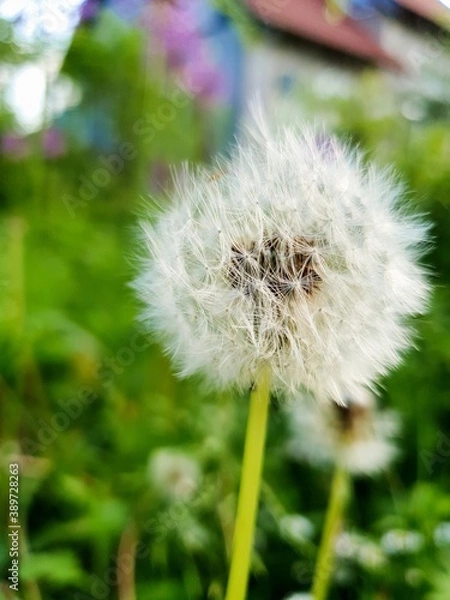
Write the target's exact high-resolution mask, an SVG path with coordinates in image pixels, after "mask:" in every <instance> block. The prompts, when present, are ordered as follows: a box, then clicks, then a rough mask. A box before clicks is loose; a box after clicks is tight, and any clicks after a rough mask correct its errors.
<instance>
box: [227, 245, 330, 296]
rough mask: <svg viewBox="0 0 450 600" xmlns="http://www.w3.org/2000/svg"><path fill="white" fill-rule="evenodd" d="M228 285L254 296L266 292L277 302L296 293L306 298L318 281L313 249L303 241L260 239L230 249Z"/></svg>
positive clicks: (317, 284)
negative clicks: (302, 294)
mask: <svg viewBox="0 0 450 600" xmlns="http://www.w3.org/2000/svg"><path fill="white" fill-rule="evenodd" d="M228 279H229V281H230V283H231V285H232V286H233V287H234V288H236V289H240V290H242V291H243V292H244V293H245V294H247V295H251V296H257V295H258V294H259V293H261V291H262V289H263V290H264V291H269V292H270V293H271V294H272V295H273V296H275V297H276V298H277V299H279V298H286V297H288V296H290V295H292V294H294V293H296V292H302V293H304V294H307V295H310V294H312V293H313V291H314V290H315V289H316V288H317V287H318V286H319V284H320V282H321V281H322V280H321V278H320V276H319V275H318V273H317V271H316V269H315V267H314V248H313V246H312V245H311V243H310V242H308V241H307V240H305V239H304V238H300V237H299V238H291V239H286V238H283V237H281V236H277V235H274V236H271V237H269V236H268V237H264V238H263V239H262V240H261V241H258V242H254V241H252V242H247V243H236V244H233V245H232V247H231V261H230V265H229V268H228Z"/></svg>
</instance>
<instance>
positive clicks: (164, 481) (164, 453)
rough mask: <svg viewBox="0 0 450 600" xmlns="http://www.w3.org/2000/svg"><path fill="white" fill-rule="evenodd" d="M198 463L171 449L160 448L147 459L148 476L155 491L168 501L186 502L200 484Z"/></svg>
mask: <svg viewBox="0 0 450 600" xmlns="http://www.w3.org/2000/svg"><path fill="white" fill-rule="evenodd" d="M200 475H201V473H200V467H199V465H198V463H197V462H196V461H195V460H193V459H192V458H190V457H189V456H187V455H186V454H184V453H183V452H179V451H177V450H174V449H172V448H160V449H159V450H156V451H155V452H154V453H153V454H151V456H150V457H149V461H148V476H149V479H150V482H151V483H152V484H153V486H154V487H155V489H156V490H157V491H158V492H159V493H160V494H162V495H163V496H165V497H166V498H168V499H171V500H176V501H187V500H189V499H190V498H192V497H193V496H194V495H195V493H196V491H197V490H198V487H199V484H200Z"/></svg>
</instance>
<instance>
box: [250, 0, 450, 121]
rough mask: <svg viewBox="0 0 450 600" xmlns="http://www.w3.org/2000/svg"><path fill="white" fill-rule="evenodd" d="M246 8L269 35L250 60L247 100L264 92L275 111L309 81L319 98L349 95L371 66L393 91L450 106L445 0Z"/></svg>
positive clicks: (288, 2) (260, 3)
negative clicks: (441, 0)
mask: <svg viewBox="0 0 450 600" xmlns="http://www.w3.org/2000/svg"><path fill="white" fill-rule="evenodd" d="M246 4H247V6H248V8H249V10H250V11H251V13H252V14H253V15H254V17H255V19H256V20H257V21H258V22H259V23H260V24H261V25H262V26H263V31H264V34H263V38H262V40H261V42H260V43H259V44H256V45H255V46H254V47H253V48H252V49H251V50H250V51H249V53H248V55H247V61H246V77H245V82H246V89H247V95H249V94H250V95H251V94H252V93H253V91H254V90H258V91H259V94H260V96H261V97H262V98H263V99H264V101H265V102H266V104H268V106H269V107H271V108H272V109H273V110H274V111H275V112H280V111H282V110H283V100H285V99H287V98H289V96H290V95H291V93H292V92H293V91H295V90H297V91H298V89H299V88H301V87H302V86H303V85H306V83H307V82H312V85H313V86H314V87H315V89H316V91H317V92H318V94H319V95H320V94H321V93H323V94H324V95H326V94H330V93H331V94H333V93H336V94H337V95H339V94H342V95H344V96H345V94H346V92H347V90H350V88H351V84H352V83H353V82H354V81H355V80H356V79H357V78H358V77H359V76H360V74H361V72H362V70H363V69H366V68H367V67H372V68H375V69H380V70H382V71H383V72H385V74H386V80H387V81H389V83H390V85H392V87H393V88H396V89H399V90H402V91H403V92H405V93H408V91H410V92H411V93H414V92H419V91H420V93H421V94H424V95H430V96H432V97H433V100H435V101H436V102H438V103H439V102H441V103H446V102H447V98H448V92H449V89H450V65H449V61H448V60H447V53H446V46H448V44H447V37H448V33H447V32H448V27H449V25H450V9H449V8H448V6H445V5H444V4H443V3H442V2H439V1H438V0H397V1H395V2H394V0H347V1H346V2H344V1H341V2H339V0H332V1H330V0H328V1H326V0H301V1H294V0H274V1H273V2H269V1H265V0H246ZM449 5H450V3H449ZM275 106H276V108H275ZM411 114H412V113H411Z"/></svg>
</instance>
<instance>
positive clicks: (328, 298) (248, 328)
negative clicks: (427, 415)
mask: <svg viewBox="0 0 450 600" xmlns="http://www.w3.org/2000/svg"><path fill="white" fill-rule="evenodd" d="M258 121H259V122H258V124H257V125H256V126H255V128H254V129H252V130H251V131H249V133H248V135H247V136H246V138H245V139H243V140H242V142H241V144H240V145H238V146H236V148H235V149H234V151H233V152H232V153H231V156H230V158H229V159H219V160H218V161H217V164H215V165H213V166H212V167H211V168H199V169H196V170H192V171H189V170H188V169H185V170H184V171H183V173H182V174H181V175H180V176H179V177H178V179H177V180H176V182H175V189H174V193H173V201H172V202H171V204H170V205H169V206H167V208H165V209H164V210H162V211H161V212H160V214H159V215H158V216H157V217H156V219H154V220H153V222H147V223H145V225H144V226H143V241H144V245H145V256H144V259H143V262H142V270H141V276H140V277H139V278H138V279H137V281H136V283H135V287H136V288H137V290H138V293H139V296H140V298H141V299H142V301H143V304H144V311H143V319H144V321H146V322H147V323H148V326H149V327H150V328H151V329H152V330H153V331H155V332H156V333H157V334H158V335H159V337H160V338H161V340H162V342H163V344H164V346H165V348H166V350H167V351H168V352H169V353H170V355H171V356H172V357H173V359H174V361H175V363H176V365H177V367H178V371H179V373H180V375H181V376H189V375H192V374H196V373H199V374H202V375H203V376H204V377H205V378H206V379H208V380H209V381H211V382H212V383H213V384H214V386H216V387H227V386H236V387H239V388H242V389H247V388H249V387H250V386H251V385H252V383H253V381H254V380H255V378H256V377H257V374H258V372H259V370H260V369H261V367H262V366H263V365H265V364H269V365H270V368H271V371H272V381H273V388H274V389H275V390H276V391H289V392H292V391H293V390H296V389H299V388H300V387H306V388H308V389H310V390H311V391H312V392H313V393H314V394H315V396H317V397H318V398H319V399H320V398H322V399H323V398H328V399H329V398H332V399H334V400H336V401H337V402H340V403H343V402H344V400H345V395H346V394H348V393H350V394H352V393H353V392H357V390H359V389H360V388H361V386H364V385H365V386H370V385H371V384H372V383H373V381H374V380H375V379H376V378H377V377H378V376H380V375H383V374H385V373H386V372H387V371H388V370H389V369H390V368H392V367H394V366H395V365H396V364H397V363H398V362H399V360H400V358H401V355H402V353H403V351H404V350H405V349H407V348H408V346H409V345H410V340H411V329H410V326H409V323H408V317H409V316H410V315H413V314H416V313H419V312H421V311H423V310H424V309H425V306H426V301H427V296H428V284H427V281H426V278H425V276H424V272H423V269H422V268H421V267H420V266H419V265H418V262H417V261H418V258H419V256H420V245H421V243H422V242H423V241H424V240H425V238H426V230H427V228H426V226H424V225H423V223H422V222H421V220H420V219H418V218H417V217H410V216H407V215H406V214H404V211H402V209H401V208H400V202H401V198H402V189H401V186H399V185H398V183H397V182H396V181H395V178H394V177H393V176H392V175H391V174H389V173H387V172H383V171H381V170H377V169H376V168H374V167H373V166H366V165H365V164H364V162H363V159H362V157H361V156H360V155H359V154H358V153H357V152H354V151H352V150H350V149H349V148H348V147H347V146H346V145H344V144H342V143H341V142H339V141H338V140H337V139H335V138H333V137H330V136H328V137H327V139H326V143H324V141H323V140H321V138H320V137H318V135H317V133H316V132H314V131H310V130H308V129H305V128H304V127H302V126H300V125H296V126H292V127H285V128H280V129H277V130H276V131H271V130H270V128H269V127H268V125H267V124H266V123H265V122H264V119H263V118H262V117H261V118H259V119H258Z"/></svg>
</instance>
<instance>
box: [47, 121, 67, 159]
mask: <svg viewBox="0 0 450 600" xmlns="http://www.w3.org/2000/svg"><path fill="white" fill-rule="evenodd" d="M42 147H43V148H42V149H43V151H44V156H45V157H46V158H58V157H59V156H62V155H63V154H65V152H66V140H65V138H64V135H63V134H62V132H61V131H60V130H59V129H56V128H55V127H50V129H47V130H46V131H45V132H44V137H43V141H42Z"/></svg>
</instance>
